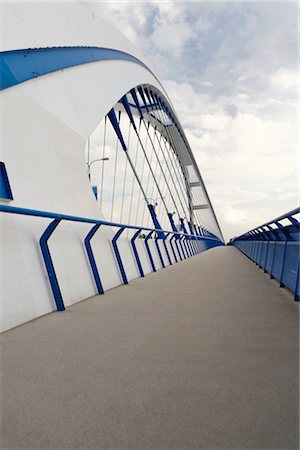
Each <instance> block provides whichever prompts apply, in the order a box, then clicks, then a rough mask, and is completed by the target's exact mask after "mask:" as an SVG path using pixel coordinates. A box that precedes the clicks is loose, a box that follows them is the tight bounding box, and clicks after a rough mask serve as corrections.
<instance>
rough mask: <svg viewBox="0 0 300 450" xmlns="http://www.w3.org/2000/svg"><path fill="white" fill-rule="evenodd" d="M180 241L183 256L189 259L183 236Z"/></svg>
mask: <svg viewBox="0 0 300 450" xmlns="http://www.w3.org/2000/svg"><path fill="white" fill-rule="evenodd" d="M178 241H179V243H180V248H181V251H182V255H183V257H184V259H187V258H188V253H187V249H186V247H185V246H184V244H183V241H184V236H181V237H180V238H179V239H178Z"/></svg>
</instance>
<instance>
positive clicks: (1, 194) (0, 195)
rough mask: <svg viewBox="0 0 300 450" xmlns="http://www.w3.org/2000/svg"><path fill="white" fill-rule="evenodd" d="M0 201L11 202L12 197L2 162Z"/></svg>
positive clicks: (0, 169) (0, 168)
mask: <svg viewBox="0 0 300 450" xmlns="http://www.w3.org/2000/svg"><path fill="white" fill-rule="evenodd" d="M0 199H2V200H13V195H12V191H11V187H10V183H9V179H8V175H7V171H6V167H5V164H4V162H2V161H1V162H0Z"/></svg>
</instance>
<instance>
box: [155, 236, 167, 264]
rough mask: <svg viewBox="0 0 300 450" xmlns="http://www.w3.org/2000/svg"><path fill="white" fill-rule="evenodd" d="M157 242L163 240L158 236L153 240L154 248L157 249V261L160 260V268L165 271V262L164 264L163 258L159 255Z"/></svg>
mask: <svg viewBox="0 0 300 450" xmlns="http://www.w3.org/2000/svg"><path fill="white" fill-rule="evenodd" d="M159 241H163V239H162V238H160V237H159V236H157V237H156V238H155V245H156V248H157V253H158V256H159V259H160V263H161V266H162V268H163V269H165V262H164V258H163V256H162V254H161V250H160V248H159Z"/></svg>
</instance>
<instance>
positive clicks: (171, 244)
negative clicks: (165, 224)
mask: <svg viewBox="0 0 300 450" xmlns="http://www.w3.org/2000/svg"><path fill="white" fill-rule="evenodd" d="M175 237H176V235H175V234H173V236H171V238H170V240H169V242H170V246H171V249H172V252H173V256H174V260H175V262H176V263H177V262H178V259H177V255H176V251H175V249H174V247H173V242H172V241H173V239H175Z"/></svg>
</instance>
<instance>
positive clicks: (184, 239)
mask: <svg viewBox="0 0 300 450" xmlns="http://www.w3.org/2000/svg"><path fill="white" fill-rule="evenodd" d="M0 211H1V212H3V213H11V214H21V215H25V216H32V217H43V218H47V219H53V220H52V221H51V222H50V224H49V225H48V226H47V228H46V229H45V231H44V233H43V234H42V236H41V238H40V248H41V252H42V255H43V259H44V263H45V267H46V271H47V274H48V279H49V282H50V286H51V289H52V293H53V296H54V300H55V304H56V308H57V310H58V311H63V310H64V309H65V305H64V301H63V297H62V293H61V290H60V287H59V282H58V278H57V275H56V272H55V268H54V264H53V260H52V258H51V254H50V250H49V246H48V240H49V238H50V236H51V235H52V234H53V232H54V231H55V229H56V228H57V227H58V225H59V224H60V222H62V221H69V222H80V223H88V224H91V225H93V227H92V228H91V230H90V231H89V232H88V234H87V236H86V237H85V239H84V247H85V250H86V253H87V256H88V261H89V265H90V269H91V272H92V275H93V279H94V282H95V285H96V287H97V292H98V293H99V294H104V289H103V285H102V282H101V277H100V273H99V270H98V267H97V264H96V260H95V257H94V253H93V249H92V246H91V240H92V238H93V236H94V235H95V234H96V232H97V231H98V230H99V228H100V227H101V226H108V227H112V228H118V231H117V232H116V233H115V234H114V236H113V238H112V241H111V244H112V248H113V251H114V256H115V259H116V263H117V266H118V269H119V272H120V276H121V280H122V283H123V284H128V279H127V275H126V271H125V268H124V265H123V261H122V257H121V254H120V251H119V248H118V244H117V241H118V239H119V237H120V236H121V234H122V233H123V232H124V230H133V231H135V233H134V235H133V237H132V238H131V240H130V242H131V247H132V250H133V255H134V258H135V262H136V264H137V268H138V271H139V274H140V276H141V277H143V276H144V271H143V268H142V264H141V261H140V257H139V254H138V250H137V247H136V244H135V240H136V239H137V237H138V236H139V235H140V234H141V232H146V233H147V236H145V239H144V243H145V248H146V251H147V255H148V258H149V263H150V266H151V268H152V271H153V272H156V267H155V263H154V259H153V255H152V253H151V250H150V246H149V242H148V241H149V239H152V238H153V236H154V238H153V239H154V240H155V244H156V250H157V253H158V257H159V259H160V261H161V265H162V267H163V268H165V264H164V259H163V256H162V253H161V250H160V247H159V243H158V241H162V242H163V245H164V249H165V251H166V255H167V258H168V261H169V264H171V265H172V260H171V257H170V254H169V251H168V248H167V245H166V240H167V239H168V238H169V236H171V237H170V239H169V244H170V247H171V249H172V254H173V256H174V260H175V262H178V257H179V259H180V260H181V261H182V260H183V259H186V258H189V257H190V256H193V255H196V254H198V253H200V252H201V251H204V250H208V249H209V248H211V247H215V246H218V245H223V242H221V241H220V240H219V239H218V238H215V237H207V236H200V235H196V234H187V233H179V232H175V231H166V230H161V229H156V228H147V227H137V226H133V225H125V224H121V223H114V222H107V221H104V220H96V219H89V218H85V217H77V216H70V215H65V214H57V213H52V212H47V211H37V210H33V209H26V208H18V207H14V206H7V205H0ZM162 236H163V237H162ZM173 241H174V243H173ZM200 243H204V244H205V249H204V250H203V247H202V245H200ZM173 244H174V245H175V247H176V250H177V254H178V257H177V256H176V251H175V247H174V245H173Z"/></svg>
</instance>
